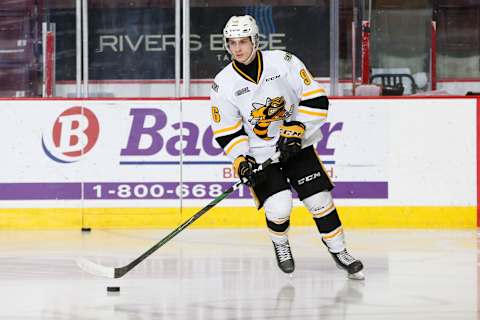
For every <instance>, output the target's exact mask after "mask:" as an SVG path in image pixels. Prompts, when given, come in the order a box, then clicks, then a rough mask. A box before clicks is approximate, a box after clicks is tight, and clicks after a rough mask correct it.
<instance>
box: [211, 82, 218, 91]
mask: <svg viewBox="0 0 480 320" xmlns="http://www.w3.org/2000/svg"><path fill="white" fill-rule="evenodd" d="M212 90H213V91H215V92H218V84H217V83H216V82H215V81H214V82H213V83H212Z"/></svg>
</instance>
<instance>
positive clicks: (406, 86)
mask: <svg viewBox="0 0 480 320" xmlns="http://www.w3.org/2000/svg"><path fill="white" fill-rule="evenodd" d="M430 2H431V1H429V0H421V1H419V0H415V1H380V0H379V1H374V3H373V8H372V9H373V10H372V21H371V30H372V33H371V38H370V39H371V56H370V58H371V64H370V66H371V73H370V76H371V77H370V79H371V82H372V83H378V84H381V85H382V86H383V88H384V91H383V94H384V95H402V94H403V95H408V94H414V93H417V92H418V91H422V90H428V86H429V81H428V78H429V76H430V47H431V21H432V7H431V3H430ZM394 75H401V77H400V79H399V78H398V77H394Z"/></svg>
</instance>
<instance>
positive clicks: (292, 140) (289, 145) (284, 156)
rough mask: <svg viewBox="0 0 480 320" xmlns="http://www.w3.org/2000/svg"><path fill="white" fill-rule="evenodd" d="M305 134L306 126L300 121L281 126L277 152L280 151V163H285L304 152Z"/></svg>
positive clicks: (288, 122) (287, 122)
mask: <svg viewBox="0 0 480 320" xmlns="http://www.w3.org/2000/svg"><path fill="white" fill-rule="evenodd" d="M304 134H305V125H304V124H303V123H301V122H300V121H285V122H284V123H283V124H282V125H281V126H280V138H279V139H278V142H277V150H278V151H280V161H281V162H284V161H287V160H288V159H290V158H291V157H293V156H294V155H295V153H297V152H299V151H300V150H302V138H303V136H304Z"/></svg>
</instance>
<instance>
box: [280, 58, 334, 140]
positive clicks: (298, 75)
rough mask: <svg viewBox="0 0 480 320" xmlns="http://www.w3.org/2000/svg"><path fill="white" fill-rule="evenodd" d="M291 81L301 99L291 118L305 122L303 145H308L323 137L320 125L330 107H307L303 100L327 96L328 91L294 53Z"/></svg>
mask: <svg viewBox="0 0 480 320" xmlns="http://www.w3.org/2000/svg"><path fill="white" fill-rule="evenodd" d="M289 82H290V84H291V86H292V87H293V88H294V89H295V92H296V93H297V97H298V99H299V100H300V103H299V105H298V107H297V108H296V110H295V112H294V113H293V116H292V118H291V120H296V121H300V122H302V123H304V124H305V127H306V128H305V136H304V138H303V146H304V147H306V146H309V145H311V144H313V143H315V142H318V141H319V140H320V139H321V138H322V133H321V130H320V127H321V126H322V125H323V122H325V120H326V118H327V115H328V109H319V108H312V107H307V106H304V105H302V101H305V100H309V99H314V98H317V97H321V96H326V91H325V89H324V88H323V87H322V86H320V84H319V83H318V82H316V81H315V80H314V79H313V77H312V75H311V74H310V72H309V71H308V70H307V68H306V67H305V65H304V64H303V62H302V61H301V60H300V59H298V58H297V57H295V56H294V55H292V56H291V59H290V62H289Z"/></svg>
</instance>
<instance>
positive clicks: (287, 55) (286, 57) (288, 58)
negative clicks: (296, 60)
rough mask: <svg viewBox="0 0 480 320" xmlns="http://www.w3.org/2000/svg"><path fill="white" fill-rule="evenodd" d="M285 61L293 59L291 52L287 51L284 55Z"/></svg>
mask: <svg viewBox="0 0 480 320" xmlns="http://www.w3.org/2000/svg"><path fill="white" fill-rule="evenodd" d="M283 59H285V61H287V62H290V61H292V54H291V53H290V52H285V56H284V57H283Z"/></svg>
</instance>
